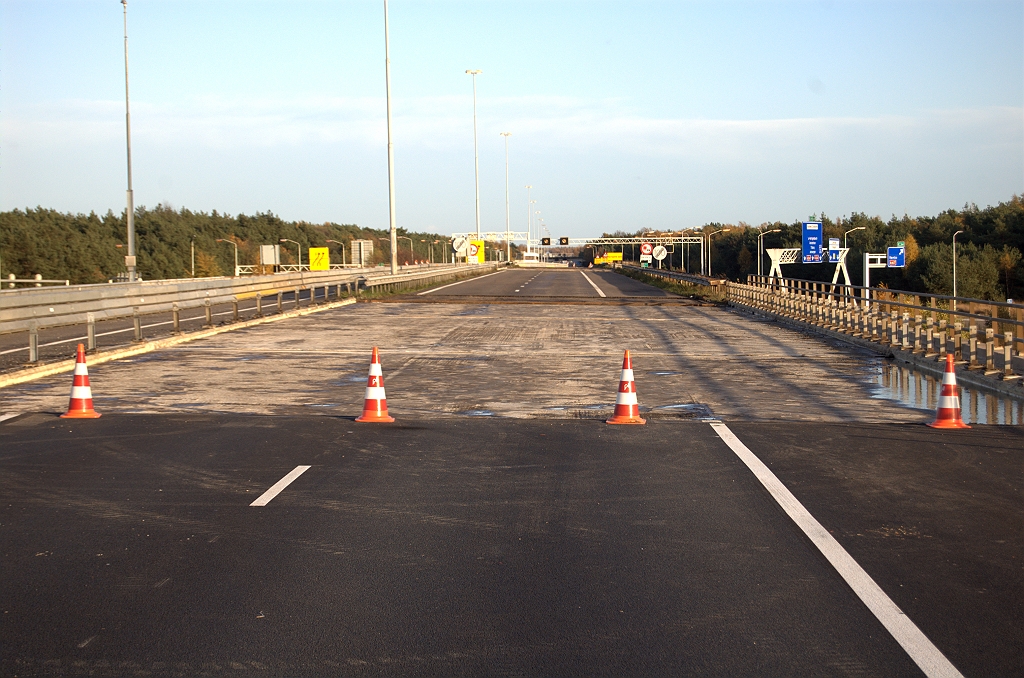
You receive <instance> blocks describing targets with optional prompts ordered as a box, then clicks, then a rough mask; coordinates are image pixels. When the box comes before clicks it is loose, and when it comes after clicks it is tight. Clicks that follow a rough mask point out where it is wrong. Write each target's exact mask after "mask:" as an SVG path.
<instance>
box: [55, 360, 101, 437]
mask: <svg viewBox="0 0 1024 678" xmlns="http://www.w3.org/2000/svg"><path fill="white" fill-rule="evenodd" d="M60 416H61V418H62V419H96V418H98V417H99V416H100V414H99V412H97V411H96V410H94V409H92V387H91V386H89V368H88V367H86V366H85V345H84V344H79V345H78V355H77V356H76V357H75V379H74V381H73V382H71V402H70V403H68V411H67V412H65V413H64V414H62V415H60Z"/></svg>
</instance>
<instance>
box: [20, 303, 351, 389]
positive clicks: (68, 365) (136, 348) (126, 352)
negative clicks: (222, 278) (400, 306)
mask: <svg viewBox="0 0 1024 678" xmlns="http://www.w3.org/2000/svg"><path fill="white" fill-rule="evenodd" d="M354 303H356V299H355V298H354V297H351V298H348V299H342V300H340V301H332V302H330V303H327V304H320V305H319V306H307V307H306V308H299V309H294V310H291V311H286V312H285V313H279V314H276V315H269V316H263V317H261V318H251V319H249V320H243V321H240V322H236V323H229V324H227V325H218V326H217V327H210V328H206V329H202V330H198V331H196V332H186V333H184V334H178V335H174V336H170V337H165V338H163V339H154V340H153V341H146V342H143V343H140V344H134V345H132V346H125V347H122V348H115V349H111V350H109V351H99V352H96V353H93V354H90V355H89V364H90V365H101V364H103V363H107V362H111V361H114V360H123V359H125V358H131V357H133V356H137V355H142V354H143V353H150V352H152V351H158V350H160V349H164V348H170V347H172V346H177V345H179V344H184V343H188V342H190V341H197V340H199V339H206V338H207V337H212V336H214V335H217V334H222V333H224V332H232V331H234V330H241V329H245V328H248V327H255V326H257V325H264V324H266V323H272V322H277V321H279V320H287V319H289V318H297V317H299V316H304V315H310V314H312V313H319V312H320V311H328V310H331V309H335V308H341V307H342V306H350V305H352V304H354ZM74 369H75V359H74V358H71V359H69V360H60V361H56V362H52V363H47V364H45V365H37V366H34V367H27V368H24V369H21V370H16V371H13V372H7V373H6V374H0V388H4V387H6V386H14V385H15V384H23V383H25V382H27V381H33V380H35V379H42V378H43V377H49V376H53V375H55V374H61V373H64V372H71V371H72V370H74Z"/></svg>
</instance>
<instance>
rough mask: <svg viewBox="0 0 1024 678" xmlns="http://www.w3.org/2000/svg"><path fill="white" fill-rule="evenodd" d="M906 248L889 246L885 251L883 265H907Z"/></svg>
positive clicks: (897, 266)
mask: <svg viewBox="0 0 1024 678" xmlns="http://www.w3.org/2000/svg"><path fill="white" fill-rule="evenodd" d="M906 261H907V248H906V247H890V248H888V250H887V252H886V257H885V266H886V268H903V267H904V266H906V265H907V263H906Z"/></svg>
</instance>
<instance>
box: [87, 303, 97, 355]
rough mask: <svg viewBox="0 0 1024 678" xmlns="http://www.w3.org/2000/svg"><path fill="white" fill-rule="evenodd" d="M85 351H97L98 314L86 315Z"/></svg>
mask: <svg viewBox="0 0 1024 678" xmlns="http://www.w3.org/2000/svg"><path fill="white" fill-rule="evenodd" d="M85 349H86V350H87V351H90V352H91V351H95V350H96V314H95V313H86V314H85Z"/></svg>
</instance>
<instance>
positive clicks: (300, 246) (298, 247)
mask: <svg viewBox="0 0 1024 678" xmlns="http://www.w3.org/2000/svg"><path fill="white" fill-rule="evenodd" d="M281 242H290V243H293V244H294V245H295V249H296V250H297V251H298V253H299V270H300V271H301V270H302V245H301V244H299V243H297V242H295V241H294V240H289V239H288V238H281Z"/></svg>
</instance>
